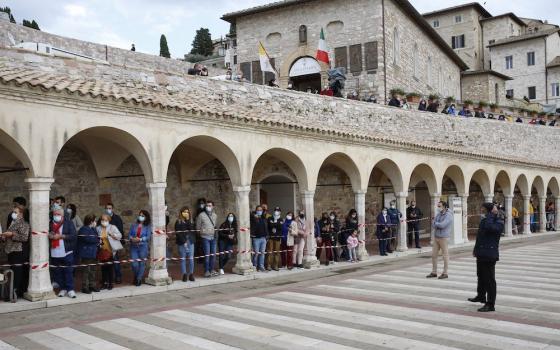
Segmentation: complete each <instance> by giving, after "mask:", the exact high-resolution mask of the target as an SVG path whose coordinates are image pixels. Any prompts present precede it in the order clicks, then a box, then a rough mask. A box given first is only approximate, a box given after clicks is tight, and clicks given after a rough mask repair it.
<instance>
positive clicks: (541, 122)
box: [538, 117, 546, 125]
mask: <svg viewBox="0 0 560 350" xmlns="http://www.w3.org/2000/svg"><path fill="white" fill-rule="evenodd" d="M538 124H539V125H546V121H545V120H544V118H543V117H539V121H538Z"/></svg>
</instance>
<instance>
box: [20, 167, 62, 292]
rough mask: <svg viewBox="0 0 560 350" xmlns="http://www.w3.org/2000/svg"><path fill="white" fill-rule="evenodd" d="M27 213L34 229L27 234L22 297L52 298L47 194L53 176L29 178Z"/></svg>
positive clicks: (27, 180) (26, 180)
mask: <svg viewBox="0 0 560 350" xmlns="http://www.w3.org/2000/svg"><path fill="white" fill-rule="evenodd" d="M25 182H26V183H28V184H29V212H30V214H31V218H30V223H31V231H33V232H37V234H32V235H31V236H30V240H31V252H30V254H29V267H26V268H29V269H30V272H29V286H28V289H27V293H25V299H27V300H30V301H38V300H46V299H51V298H54V297H55V295H54V292H53V288H52V284H51V277H50V273H49V237H48V235H47V232H48V231H49V209H50V208H49V195H50V190H51V185H52V183H53V182H54V179H52V178H28V179H25Z"/></svg>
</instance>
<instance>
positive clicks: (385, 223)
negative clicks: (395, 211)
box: [375, 213, 391, 239]
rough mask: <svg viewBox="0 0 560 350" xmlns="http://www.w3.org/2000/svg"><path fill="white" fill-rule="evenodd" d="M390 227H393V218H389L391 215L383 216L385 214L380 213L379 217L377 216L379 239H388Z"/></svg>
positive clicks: (376, 233) (377, 234)
mask: <svg viewBox="0 0 560 350" xmlns="http://www.w3.org/2000/svg"><path fill="white" fill-rule="evenodd" d="M390 227H391V218H390V217H389V214H387V215H386V216H383V213H379V215H377V230H376V232H375V235H376V236H377V238H379V239H380V238H385V237H387V236H388V234H389V230H390Z"/></svg>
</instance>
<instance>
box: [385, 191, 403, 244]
mask: <svg viewBox="0 0 560 350" xmlns="http://www.w3.org/2000/svg"><path fill="white" fill-rule="evenodd" d="M387 214H388V215H389V218H390V219H391V233H390V234H389V241H387V253H392V252H393V251H394V250H396V249H397V236H398V232H399V226H400V225H399V221H400V220H401V218H402V213H401V212H400V210H398V209H397V202H395V201H391V203H390V208H389V209H387Z"/></svg>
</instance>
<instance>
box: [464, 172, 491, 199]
mask: <svg viewBox="0 0 560 350" xmlns="http://www.w3.org/2000/svg"><path fill="white" fill-rule="evenodd" d="M471 181H474V182H476V183H477V185H478V186H480V189H481V190H482V193H483V194H484V195H485V196H486V195H493V194H494V185H493V184H492V183H491V182H490V177H489V176H488V173H487V172H486V170H484V169H478V170H476V171H475V172H474V173H473V174H472V175H471V177H470V181H469V184H470V183H471Z"/></svg>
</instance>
